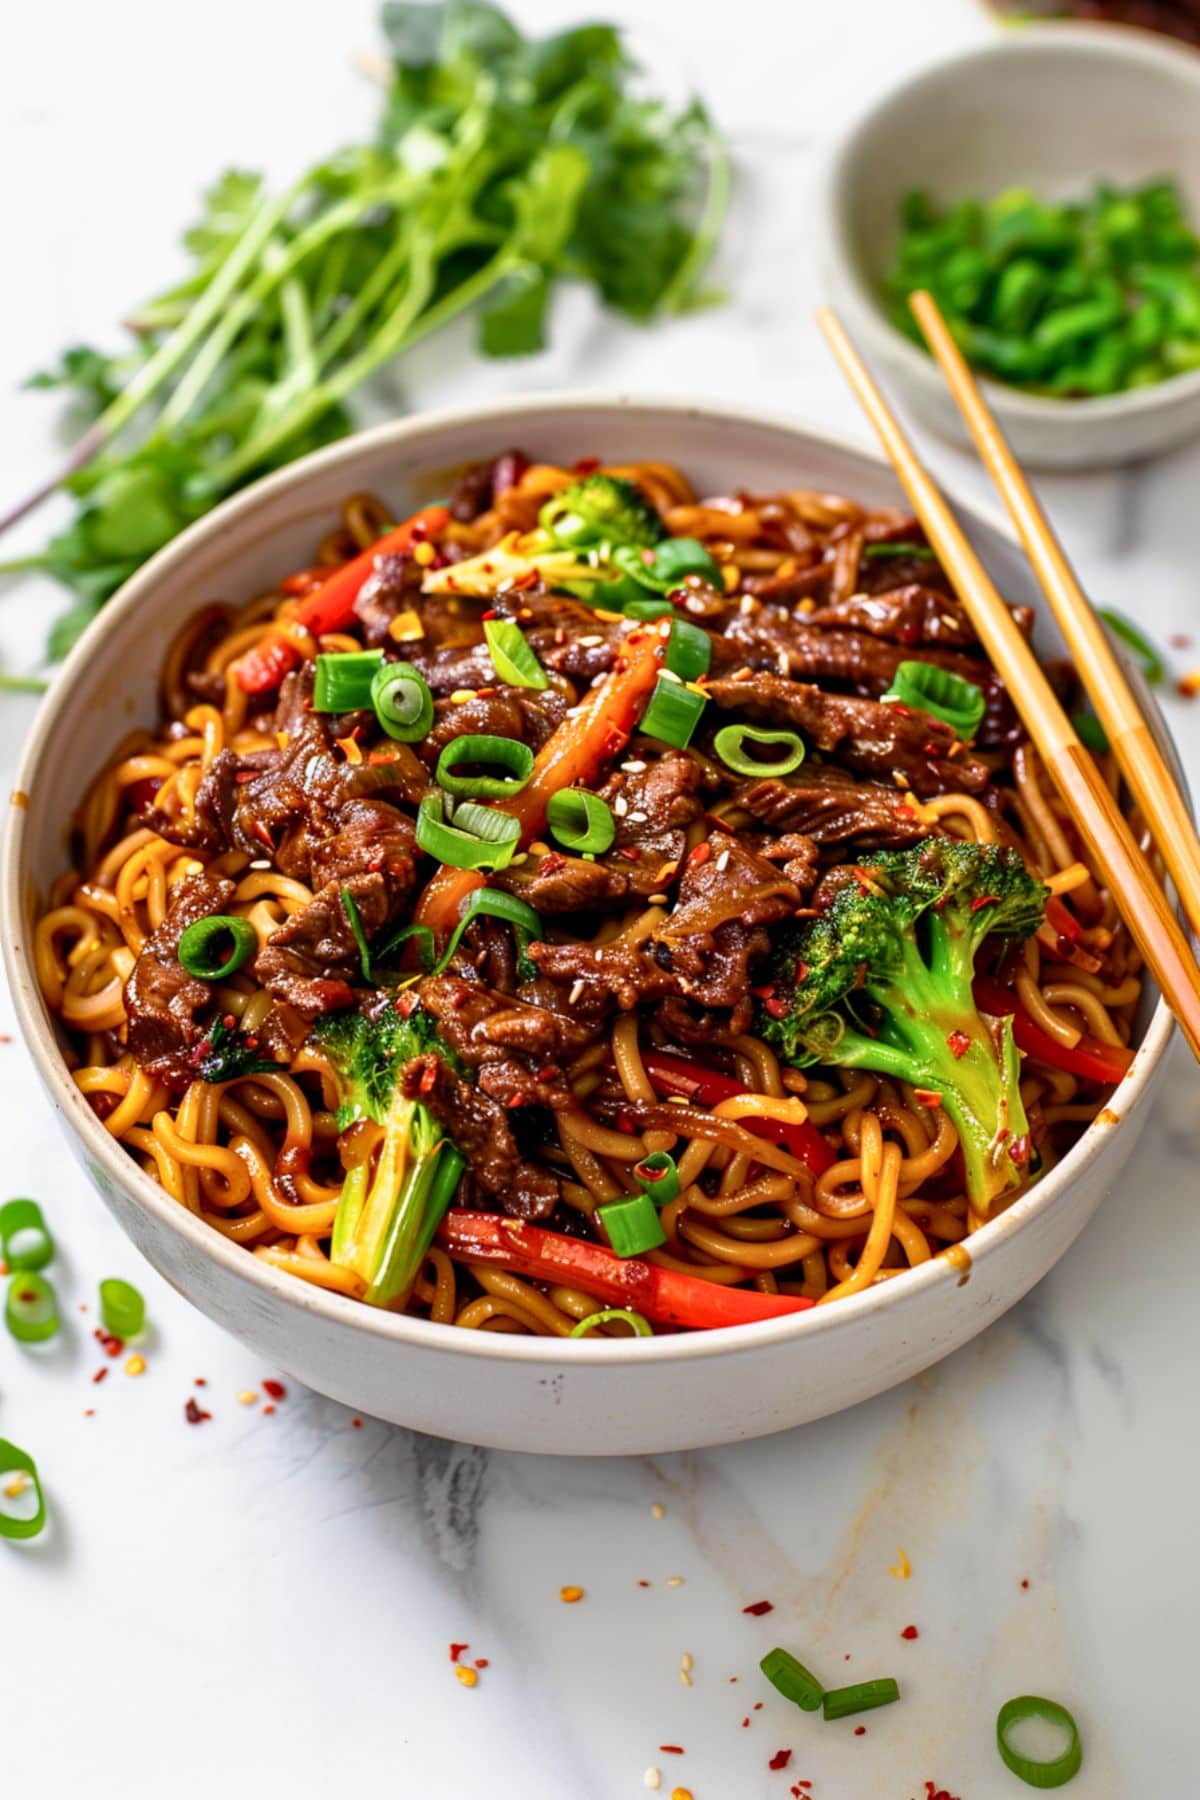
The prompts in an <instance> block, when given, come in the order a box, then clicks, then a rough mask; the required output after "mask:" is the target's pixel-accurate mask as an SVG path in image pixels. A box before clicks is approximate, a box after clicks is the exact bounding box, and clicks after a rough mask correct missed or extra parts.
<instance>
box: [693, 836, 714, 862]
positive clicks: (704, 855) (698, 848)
mask: <svg viewBox="0 0 1200 1800" xmlns="http://www.w3.org/2000/svg"><path fill="white" fill-rule="evenodd" d="M711 855H712V845H711V844H710V843H709V842H708V840H707V838H706V839H705V840H704V842H703V843H702V844H697V845H695V847H694V848H693V849H691V850H689V851H688V859H687V862H688V868H689V869H698V868H699V867H700V865H701V864H702V863H706V862H707V861H708V859H709V857H710V856H711Z"/></svg>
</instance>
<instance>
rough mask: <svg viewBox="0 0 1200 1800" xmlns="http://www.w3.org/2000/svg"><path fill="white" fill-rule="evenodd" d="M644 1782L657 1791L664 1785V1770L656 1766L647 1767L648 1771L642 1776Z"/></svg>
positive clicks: (646, 1785)
mask: <svg viewBox="0 0 1200 1800" xmlns="http://www.w3.org/2000/svg"><path fill="white" fill-rule="evenodd" d="M642 1784H643V1786H645V1787H648V1788H653V1789H654V1790H655V1791H656V1792H657V1790H658V1789H659V1788H660V1787H661V1786H662V1770H661V1769H656V1768H654V1767H650V1768H649V1769H647V1770H646V1773H645V1774H644V1775H643V1776H642Z"/></svg>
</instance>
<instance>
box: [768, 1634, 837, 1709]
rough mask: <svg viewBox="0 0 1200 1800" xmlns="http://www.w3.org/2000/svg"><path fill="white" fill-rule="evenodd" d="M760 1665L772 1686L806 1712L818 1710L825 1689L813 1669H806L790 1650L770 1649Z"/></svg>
mask: <svg viewBox="0 0 1200 1800" xmlns="http://www.w3.org/2000/svg"><path fill="white" fill-rule="evenodd" d="M758 1666H759V1668H760V1669H761V1670H762V1672H763V1674H764V1675H765V1676H766V1678H767V1680H768V1681H769V1682H770V1684H771V1686H772V1687H773V1688H775V1689H777V1690H778V1692H779V1693H781V1694H782V1695H783V1697H784V1699H785V1700H792V1701H794V1702H795V1704H796V1705H797V1706H798V1707H800V1708H801V1710H802V1711H804V1712H816V1710H817V1708H818V1707H819V1706H820V1704H821V1702H822V1700H823V1699H824V1698H825V1689H824V1688H823V1687H822V1686H821V1684H820V1682H819V1681H818V1680H817V1678H816V1676H815V1675H814V1674H813V1672H812V1670H811V1669H806V1668H805V1666H804V1664H803V1663H802V1662H799V1661H798V1660H797V1658H796V1657H794V1656H793V1655H792V1653H791V1651H790V1650H780V1649H775V1650H768V1651H767V1654H766V1655H765V1656H764V1657H763V1659H762V1661H761V1662H760V1663H759V1665H758Z"/></svg>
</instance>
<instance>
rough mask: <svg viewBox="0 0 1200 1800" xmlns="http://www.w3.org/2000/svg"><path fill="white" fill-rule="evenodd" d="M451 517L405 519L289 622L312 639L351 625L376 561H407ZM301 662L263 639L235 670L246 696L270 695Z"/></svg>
mask: <svg viewBox="0 0 1200 1800" xmlns="http://www.w3.org/2000/svg"><path fill="white" fill-rule="evenodd" d="M449 518H450V514H449V512H448V511H447V509H446V508H445V507H444V506H425V507H422V509H421V511H420V512H416V513H414V514H413V516H412V518H411V519H405V521H404V523H403V525H397V526H395V527H394V528H393V529H392V530H391V531H385V532H384V534H383V536H382V537H381V538H379V539H378V540H377V541H376V542H375V543H374V544H372V545H371V547H370V549H369V550H364V551H363V552H362V553H361V555H359V556H355V557H353V558H352V559H351V560H350V562H348V563H343V564H342V566H341V568H340V569H337V570H336V571H335V572H334V573H333V574H332V575H331V576H330V577H329V579H328V580H327V581H323V582H322V583H321V585H320V587H319V588H317V589H316V591H315V592H314V593H311V594H308V595H306V596H305V598H304V599H303V600H301V601H300V602H299V604H298V605H297V606H296V607H295V608H294V609H293V611H292V613H291V614H290V615H289V616H290V619H291V621H292V623H293V624H296V625H299V626H301V627H302V628H303V629H304V630H305V631H311V633H312V635H313V636H314V637H324V636H325V634H326V632H329V631H344V630H345V629H346V627H347V626H348V625H350V624H351V623H352V622H353V619H354V602H355V601H356V600H357V599H358V594H359V589H360V588H361V587H362V585H363V583H364V582H365V581H366V579H367V577H368V575H370V574H371V573H372V571H373V570H374V567H375V559H376V557H379V556H406V555H407V554H408V552H409V551H410V550H411V549H412V548H413V546H414V544H416V543H418V542H419V541H420V540H421V539H423V538H428V537H430V536H432V534H433V533H434V532H435V531H440V530H441V529H442V527H443V526H444V525H446V524H447V523H448V522H449ZM299 661H300V653H299V651H298V650H296V649H295V647H294V646H293V645H292V644H289V643H288V642H287V640H286V639H285V638H265V639H264V640H263V642H262V643H261V644H256V645H255V646H254V648H253V650H248V651H247V652H246V654H245V656H243V657H240V658H239V659H238V661H237V663H236V664H235V665H234V666H235V669H236V671H237V681H238V686H239V687H240V688H241V689H242V691H243V693H246V694H265V693H268V692H269V691H270V689H271V688H275V687H278V686H279V683H280V682H281V681H282V680H283V678H284V676H285V675H286V674H287V672H288V670H289V669H292V668H294V667H295V666H296V664H297V663H298V662H299Z"/></svg>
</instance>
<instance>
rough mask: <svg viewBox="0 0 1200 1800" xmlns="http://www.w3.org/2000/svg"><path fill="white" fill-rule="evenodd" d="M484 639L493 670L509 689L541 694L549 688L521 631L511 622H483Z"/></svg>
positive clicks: (491, 620)
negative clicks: (525, 689) (530, 690)
mask: <svg viewBox="0 0 1200 1800" xmlns="http://www.w3.org/2000/svg"><path fill="white" fill-rule="evenodd" d="M483 635H484V637H485V638H486V639H487V647H488V653H489V655H490V656H491V659H492V667H493V668H494V669H495V671H496V674H497V675H498V676H499V678H500V680H501V681H506V682H507V683H508V685H509V687H523V688H535V689H538V690H540V689H542V688H544V687H546V686H547V685H548V684H549V677H548V675H547V674H546V671H545V669H543V667H542V665H541V663H540V662H539V661H538V659H537V657H536V656H535V655H534V653H533V651H532V650H531V649H530V647H529V645H528V644H527V643H526V642H525V639H524V637H523V636H522V633H521V627H520V626H519V625H518V624H516V623H515V622H514V621H513V620H512V619H485V620H484V621H483Z"/></svg>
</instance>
